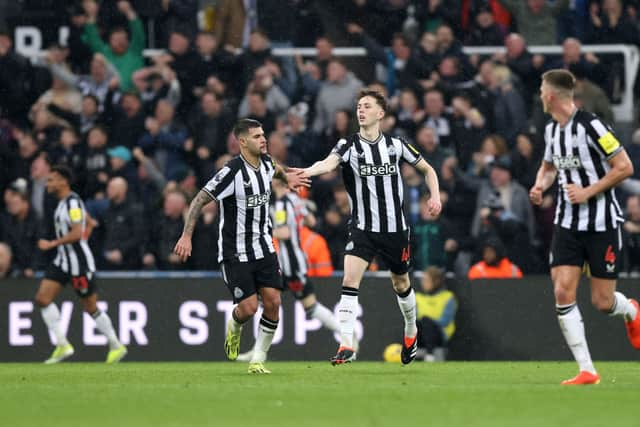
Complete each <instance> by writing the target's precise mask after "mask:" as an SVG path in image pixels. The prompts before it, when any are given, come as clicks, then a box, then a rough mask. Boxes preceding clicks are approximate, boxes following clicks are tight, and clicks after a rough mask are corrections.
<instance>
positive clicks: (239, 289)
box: [220, 254, 282, 303]
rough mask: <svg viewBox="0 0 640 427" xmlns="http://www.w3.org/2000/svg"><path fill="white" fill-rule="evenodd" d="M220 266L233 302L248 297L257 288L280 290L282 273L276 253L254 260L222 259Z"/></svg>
mask: <svg viewBox="0 0 640 427" xmlns="http://www.w3.org/2000/svg"><path fill="white" fill-rule="evenodd" d="M220 267H221V269H222V277H223V279H224V284H225V285H227V288H228V289H229V292H231V295H233V302H234V303H239V302H240V301H242V300H243V299H245V298H248V297H250V296H251V295H253V294H255V293H256V292H257V291H258V289H259V288H276V289H280V290H282V273H281V272H280V265H279V264H278V258H277V257H276V254H268V255H267V256H266V257H264V258H261V259H259V260H256V261H248V262H240V261H222V265H221V266H220Z"/></svg>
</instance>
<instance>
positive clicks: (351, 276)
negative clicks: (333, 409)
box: [331, 255, 369, 365]
mask: <svg viewBox="0 0 640 427" xmlns="http://www.w3.org/2000/svg"><path fill="white" fill-rule="evenodd" d="M368 265H369V261H367V260H365V259H363V258H360V257H359V256H355V255H345V257H344V277H343V279H342V296H341V297H340V302H339V303H338V324H339V326H340V347H338V352H337V354H336V355H335V356H334V357H333V358H331V363H332V364H333V365H340V364H343V363H348V362H351V361H353V360H354V358H355V344H354V340H353V333H354V327H355V322H356V316H357V309H358V292H359V289H360V282H361V281H362V276H363V275H364V272H365V271H366V270H367V266H368Z"/></svg>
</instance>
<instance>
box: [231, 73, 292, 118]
mask: <svg viewBox="0 0 640 427" xmlns="http://www.w3.org/2000/svg"><path fill="white" fill-rule="evenodd" d="M253 92H259V93H261V94H263V95H264V99H265V103H266V106H267V110H268V111H269V112H270V113H272V114H273V115H275V116H276V117H278V116H280V115H283V114H284V113H286V111H287V108H289V99H288V98H287V96H286V95H285V94H284V92H283V91H282V90H281V89H280V87H279V86H278V85H276V84H275V82H274V79H273V74H272V71H271V69H270V68H269V67H268V66H266V65H265V66H262V67H259V68H258V69H257V70H256V72H255V74H254V76H253V80H251V81H250V82H249V85H248V86H247V92H246V94H245V96H244V98H243V99H242V102H241V103H240V107H239V108H238V117H247V116H248V115H249V95H250V94H251V93H253Z"/></svg>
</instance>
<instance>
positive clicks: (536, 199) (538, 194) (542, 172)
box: [529, 160, 558, 205]
mask: <svg viewBox="0 0 640 427" xmlns="http://www.w3.org/2000/svg"><path fill="white" fill-rule="evenodd" d="M557 174H558V170H557V169H556V167H555V166H554V165H553V163H549V162H546V161H544V160H543V161H542V164H541V165H540V168H539V169H538V173H537V174H536V182H535V183H534V184H533V187H531V190H529V199H530V200H531V203H533V204H534V205H540V204H542V193H544V192H545V191H547V189H548V188H549V187H551V185H552V184H553V183H554V181H555V180H556V175H557Z"/></svg>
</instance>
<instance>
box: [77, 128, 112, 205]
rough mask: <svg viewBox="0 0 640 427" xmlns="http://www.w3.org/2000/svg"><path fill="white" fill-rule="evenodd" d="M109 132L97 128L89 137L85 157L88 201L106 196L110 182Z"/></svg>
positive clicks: (85, 181) (93, 129)
mask: <svg viewBox="0 0 640 427" xmlns="http://www.w3.org/2000/svg"><path fill="white" fill-rule="evenodd" d="M107 142H108V136H107V131H106V129H105V128H103V127H102V126H95V127H93V128H92V129H91V130H90V131H89V134H88V135H87V151H86V154H85V156H84V165H83V167H82V170H83V171H84V179H83V181H84V189H83V191H82V194H83V197H84V198H86V199H95V198H100V197H101V196H103V195H104V191H105V189H106V185H107V181H108V180H109V156H108V154H107Z"/></svg>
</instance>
